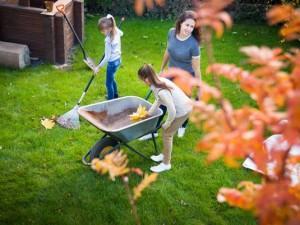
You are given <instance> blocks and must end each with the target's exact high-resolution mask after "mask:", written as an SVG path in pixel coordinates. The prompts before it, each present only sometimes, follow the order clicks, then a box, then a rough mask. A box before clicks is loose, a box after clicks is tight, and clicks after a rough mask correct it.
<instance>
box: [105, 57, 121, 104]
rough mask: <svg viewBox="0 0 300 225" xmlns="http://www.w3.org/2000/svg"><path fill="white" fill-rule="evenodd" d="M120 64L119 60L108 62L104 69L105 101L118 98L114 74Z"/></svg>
mask: <svg viewBox="0 0 300 225" xmlns="http://www.w3.org/2000/svg"><path fill="white" fill-rule="evenodd" d="M120 64H121V59H116V60H114V61H112V62H108V64H107V68H106V90H107V99H108V100H110V99H114V98H118V97H119V95H118V87H117V83H116V81H115V74H116V71H117V69H118V68H119V66H120Z"/></svg>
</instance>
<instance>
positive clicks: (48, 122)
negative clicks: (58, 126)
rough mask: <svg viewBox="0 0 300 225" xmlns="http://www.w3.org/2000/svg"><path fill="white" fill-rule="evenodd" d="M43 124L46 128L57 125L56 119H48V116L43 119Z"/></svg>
mask: <svg viewBox="0 0 300 225" xmlns="http://www.w3.org/2000/svg"><path fill="white" fill-rule="evenodd" d="M41 124H42V125H43V126H44V127H45V128H46V129H52V128H53V127H54V125H55V122H54V120H52V119H47V118H45V119H42V120H41Z"/></svg>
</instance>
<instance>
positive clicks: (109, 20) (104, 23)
mask: <svg viewBox="0 0 300 225" xmlns="http://www.w3.org/2000/svg"><path fill="white" fill-rule="evenodd" d="M104 27H109V28H112V31H111V33H110V37H111V39H114V37H115V35H116V32H117V25H116V21H115V19H114V17H113V16H111V15H110V16H109V15H107V16H105V17H102V18H100V19H99V20H98V28H99V29H100V30H103V29H104Z"/></svg>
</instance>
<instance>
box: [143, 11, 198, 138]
mask: <svg viewBox="0 0 300 225" xmlns="http://www.w3.org/2000/svg"><path fill="white" fill-rule="evenodd" d="M195 18H196V15H195V12H194V11H185V12H184V13H182V14H181V15H180V16H179V17H178V19H177V21H176V27H175V28H171V29H170V30H169V33H168V45H167V49H166V50H165V53H164V57H163V61H162V66H161V72H162V71H163V70H164V69H165V67H166V66H167V65H168V67H177V68H181V69H183V70H185V71H187V72H189V73H190V74H191V75H192V76H196V77H198V78H200V79H201V73H200V49H199V45H200V29H199V28H196V19H195ZM161 109H162V110H163V112H164V114H163V115H162V116H161V117H160V119H159V121H158V123H157V124H158V125H159V124H160V123H161V121H162V120H163V117H164V115H165V113H166V108H165V107H164V106H161ZM187 123H188V120H186V121H185V122H184V124H183V125H182V127H181V128H179V129H178V137H183V136H184V133H185V127H186V126H187ZM157 135H158V134H157V133H155V134H154V136H157ZM150 138H152V135H151V134H147V135H145V136H143V137H141V138H140V139H139V140H141V141H144V140H147V139H150Z"/></svg>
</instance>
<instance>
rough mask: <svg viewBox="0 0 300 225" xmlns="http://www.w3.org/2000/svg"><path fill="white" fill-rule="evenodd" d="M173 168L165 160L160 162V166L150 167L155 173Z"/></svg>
mask: <svg viewBox="0 0 300 225" xmlns="http://www.w3.org/2000/svg"><path fill="white" fill-rule="evenodd" d="M170 169H171V164H164V163H163V162H162V163H160V164H159V165H158V166H152V167H150V170H151V171H152V172H154V173H160V172H163V171H167V170H170Z"/></svg>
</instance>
